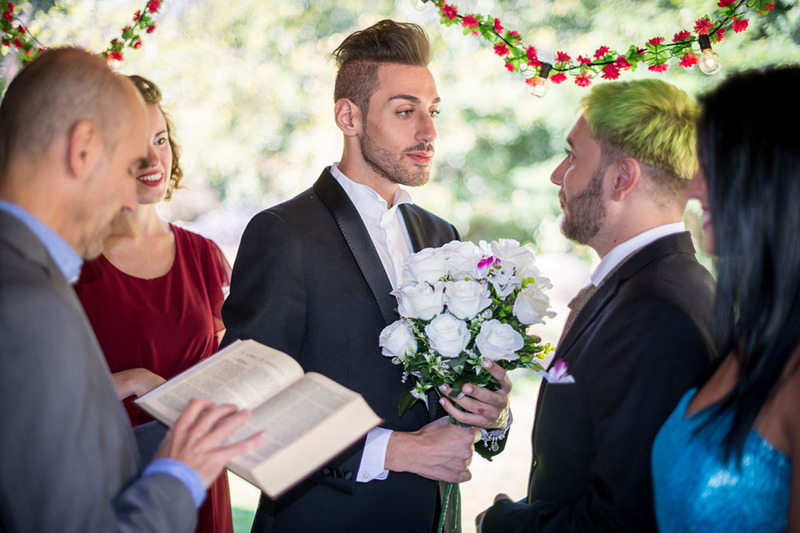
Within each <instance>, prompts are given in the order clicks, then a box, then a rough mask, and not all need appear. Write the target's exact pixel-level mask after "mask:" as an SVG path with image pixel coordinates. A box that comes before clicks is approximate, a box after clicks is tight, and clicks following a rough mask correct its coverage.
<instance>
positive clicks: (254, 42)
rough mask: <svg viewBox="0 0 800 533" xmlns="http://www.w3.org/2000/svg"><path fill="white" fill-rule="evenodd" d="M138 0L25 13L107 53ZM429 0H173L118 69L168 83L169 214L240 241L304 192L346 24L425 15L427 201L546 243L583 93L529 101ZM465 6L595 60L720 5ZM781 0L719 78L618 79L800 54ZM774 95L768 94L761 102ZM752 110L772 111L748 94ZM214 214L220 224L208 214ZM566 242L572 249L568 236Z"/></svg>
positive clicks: (455, 215)
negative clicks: (175, 154)
mask: <svg viewBox="0 0 800 533" xmlns="http://www.w3.org/2000/svg"><path fill="white" fill-rule="evenodd" d="M140 3H141V2H135V1H134V2H131V1H127V0H60V1H58V0H57V1H36V2H33V3H31V4H28V5H27V6H26V11H25V15H24V17H25V22H26V24H27V25H28V27H29V29H30V31H31V32H33V33H34V34H35V35H36V36H37V38H38V39H39V40H40V42H41V43H42V44H43V45H45V46H48V45H58V44H77V45H81V46H85V47H87V48H89V49H92V50H97V51H99V50H102V49H103V48H104V47H105V44H106V43H107V42H108V40H109V39H110V38H113V37H114V35H115V33H117V32H119V29H120V28H122V27H123V26H124V25H125V24H126V23H127V21H128V19H129V18H130V15H131V14H132V13H133V12H134V11H135V10H136V9H139V8H140V7H141V6H139V4H140ZM419 3H420V2H419V0H397V1H392V0H376V1H374V2H371V3H369V7H368V8H367V7H366V6H367V4H365V3H364V2H363V1H362V0H318V1H312V0H300V1H297V0H293V1H290V2H286V1H282V0H280V1H279V0H271V1H263V0H239V1H237V2H223V1H219V0H196V1H190V0H165V2H164V6H163V7H162V12H161V16H160V19H159V20H157V29H156V31H155V32H154V33H153V34H152V35H147V36H146V37H145V38H144V39H143V41H144V42H143V46H142V48H141V49H140V50H136V51H133V50H128V51H127V52H126V54H125V60H124V61H123V62H122V63H121V65H120V67H119V68H120V70H121V71H122V72H124V73H126V74H127V73H138V74H142V75H145V76H147V77H150V78H152V79H153V80H154V81H155V82H156V83H157V84H159V85H160V86H161V88H162V89H163V91H164V93H165V95H166V97H167V102H166V107H167V108H168V110H169V111H170V112H171V114H172V116H173V119H174V121H175V123H176V126H177V130H178V131H177V133H178V138H179V140H180V141H181V144H182V145H183V148H184V159H183V163H184V167H185V170H186V174H187V179H186V180H185V181H186V185H187V190H186V191H183V192H179V193H178V194H176V196H175V199H174V200H173V205H172V206H171V207H170V209H169V210H168V215H169V216H171V217H174V218H179V219H183V220H188V221H192V220H196V221H197V220H199V223H202V221H203V220H206V224H207V228H208V232H209V233H212V234H213V236H214V237H215V238H217V239H218V240H220V241H222V244H223V245H226V244H227V245H228V249H229V250H230V249H231V247H235V244H236V243H237V242H238V238H239V235H240V234H241V230H242V228H243V224H244V223H245V222H246V220H247V218H248V217H249V216H250V215H251V214H252V213H253V212H255V211H256V210H259V209H262V208H265V207H268V206H270V205H273V204H274V203H276V202H279V201H282V200H285V199H288V198H290V197H292V196H294V195H295V194H297V193H298V192H300V191H302V190H303V189H304V188H306V187H307V186H309V185H310V184H311V183H312V182H313V181H314V179H316V177H317V176H318V175H319V172H320V170H321V168H322V167H323V166H324V165H327V164H330V163H331V162H333V161H336V160H337V159H338V157H339V156H340V154H341V135H340V134H339V132H338V130H336V127H335V125H334V124H333V120H332V104H333V101H332V93H333V76H334V71H333V66H332V63H331V62H330V61H329V59H328V54H329V53H330V52H331V51H332V50H333V49H334V48H335V47H336V46H337V45H338V44H339V43H340V42H341V41H342V39H343V38H344V37H345V36H346V35H347V34H349V33H350V32H352V31H354V30H356V29H359V28H362V27H365V26H367V25H369V24H371V23H373V22H376V21H377V20H380V19H381V18H385V17H391V18H395V19H398V20H410V21H413V22H417V23H419V24H421V25H422V26H423V27H424V28H425V29H426V30H427V31H428V33H429V35H430V36H431V40H432V44H433V55H434V60H433V62H432V64H431V70H432V71H433V72H434V75H435V76H436V79H437V83H438V87H439V92H440V94H441V96H442V100H443V105H442V115H441V117H440V118H439V123H438V133H439V138H438V140H437V142H436V149H437V155H436V164H435V169H434V173H433V176H434V178H433V180H432V183H431V184H429V185H428V186H426V187H424V188H422V189H420V190H417V191H412V193H413V195H414V197H415V199H416V200H417V202H418V203H420V204H421V205H423V206H425V207H428V208H430V209H432V210H434V211H436V212H437V213H440V214H441V215H443V216H444V217H446V218H448V219H450V220H452V221H453V222H454V223H455V224H456V225H457V226H458V227H459V229H460V230H461V232H462V234H463V235H465V236H466V237H467V238H469V239H472V240H477V239H487V240H491V239H494V238H498V237H514V238H517V239H519V240H521V241H533V242H535V243H536V244H538V245H540V246H545V247H549V246H553V243H554V242H555V243H558V242H559V241H557V240H554V239H546V243H545V242H544V240H543V239H540V238H539V237H540V236H541V231H540V230H541V228H542V227H543V226H542V225H543V224H544V225H545V226H546V227H548V228H552V227H553V221H554V219H555V218H556V217H557V216H558V214H559V206H558V200H557V197H556V192H557V190H556V187H555V186H553V185H552V184H550V182H549V175H550V172H551V170H552V169H553V168H554V167H555V166H556V164H557V162H558V161H559V159H560V158H561V157H562V155H561V154H562V148H563V146H564V142H563V138H564V136H565V134H566V132H567V131H568V129H569V128H570V127H571V125H572V123H573V122H574V120H575V118H576V117H577V112H578V108H579V102H580V98H581V96H583V95H584V94H586V91H587V89H584V88H579V87H575V86H574V85H573V84H571V83H565V84H563V85H561V86H556V87H551V88H550V91H549V94H548V95H547V96H546V97H545V98H544V99H537V98H534V97H532V96H530V95H529V94H528V90H527V87H526V86H525V84H524V83H523V81H522V79H521V78H520V77H519V76H518V75H511V74H509V73H508V72H506V70H505V69H504V68H503V62H502V60H500V58H498V57H497V56H495V55H494V54H493V52H492V50H491V49H490V48H488V47H486V46H484V45H483V42H482V41H481V40H480V39H478V38H475V37H472V36H469V35H467V36H465V35H463V32H462V30H461V28H459V27H451V28H445V27H443V26H442V25H441V24H440V23H439V22H438V20H439V19H438V15H437V14H436V12H435V10H434V9H432V8H429V6H424V5H423V6H421V8H420V9H417V8H415V4H419ZM453 3H454V4H455V5H456V6H457V7H458V8H459V9H460V10H463V11H472V12H480V13H483V14H487V15H488V14H491V15H492V16H495V17H498V18H500V19H501V20H502V21H503V24H504V25H505V26H506V27H507V28H511V29H515V30H517V31H519V32H520V33H521V34H522V35H523V36H524V38H525V41H526V42H529V43H531V44H534V45H535V46H536V47H537V49H538V51H539V56H540V58H542V59H546V58H548V57H552V56H553V55H554V54H555V53H556V52H557V51H567V52H569V53H572V54H575V55H577V54H581V53H583V54H589V55H590V54H592V53H593V52H594V50H596V49H597V48H598V47H599V46H601V45H607V46H611V47H614V48H617V49H624V48H626V47H627V46H628V45H629V44H634V43H637V44H641V43H644V42H646V41H647V40H648V39H650V38H651V37H654V36H663V37H665V38H667V39H671V37H672V35H673V34H674V33H676V32H678V31H680V30H682V29H691V27H692V25H693V22H694V20H695V19H696V18H698V17H700V16H702V15H704V14H707V13H711V12H713V11H714V10H716V9H717V7H716V1H714V0H702V1H701V0H689V1H677V0H614V1H600V0H560V1H559V2H536V3H531V2H530V1H529V0H464V1H463V2H462V1H458V0H455V1H454V2H453ZM793 7H794V2H789V1H787V0H778V1H777V2H776V6H775V9H774V10H773V12H772V13H770V14H769V15H768V16H763V17H762V16H759V15H755V14H754V15H752V16H751V27H750V29H749V30H748V31H746V32H744V33H742V34H735V35H734V34H733V33H732V32H731V33H730V34H729V35H728V36H726V37H725V40H724V41H723V42H722V43H720V44H719V45H717V46H715V50H717V51H718V53H719V54H720V56H721V57H722V61H723V62H724V70H723V72H722V74H720V75H717V76H716V77H713V78H712V77H706V76H705V75H703V74H702V73H700V72H699V71H698V70H697V69H696V68H695V69H693V70H691V71H686V70H684V69H682V68H680V67H677V66H673V67H671V68H670V69H669V70H668V71H667V72H666V73H664V74H653V73H649V72H647V71H645V70H644V69H639V70H638V71H637V72H635V73H633V74H626V76H624V77H623V79H636V78H641V77H648V76H660V77H662V78H663V79H665V80H666V81H669V82H672V83H675V84H676V85H678V86H680V87H682V88H684V89H685V90H687V91H688V92H690V93H694V94H697V93H699V92H702V91H703V90H705V89H707V88H709V87H711V86H712V85H713V84H715V83H716V82H717V81H718V80H719V79H721V78H722V76H724V73H725V72H726V71H730V70H733V69H740V68H747V67H756V66H760V65H765V64H769V63H776V62H789V61H795V60H796V58H797V57H800V55H799V54H798V52H800V17H799V16H798V11H800V10H796V9H792V8H793ZM15 72H16V61H15V58H14V57H13V54H11V55H8V56H7V57H5V58H2V70H0V80H2V81H0V90H2V84H4V83H7V80H9V79H11V77H13V75H14V73H15ZM768 98H769V90H768V88H765V100H766V99H768ZM742 105H763V104H762V102H742ZM209 221H210V222H209ZM556 245H557V246H561V247H567V246H569V245H568V244H567V243H566V241H563V240H562V241H560V244H556Z"/></svg>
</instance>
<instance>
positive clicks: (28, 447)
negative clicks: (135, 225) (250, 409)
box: [0, 211, 197, 533]
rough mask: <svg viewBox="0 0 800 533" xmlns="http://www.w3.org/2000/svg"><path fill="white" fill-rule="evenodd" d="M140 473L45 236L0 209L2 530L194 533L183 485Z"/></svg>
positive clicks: (106, 378)
mask: <svg viewBox="0 0 800 533" xmlns="http://www.w3.org/2000/svg"><path fill="white" fill-rule="evenodd" d="M140 470H141V468H140V465H139V464H138V455H137V449H136V444H135V442H134V438H133V432H132V430H131V428H130V426H129V424H128V421H127V418H126V416H125V413H124V412H123V410H122V407H121V405H120V402H119V400H118V399H117V396H116V393H115V392H114V387H113V384H112V381H111V379H110V375H109V372H108V367H107V366H106V363H105V360H104V359H103V355H102V353H101V351H100V347H99V346H98V344H97V341H96V339H95V337H94V334H93V333H92V331H91V328H90V326H89V324H88V321H87V320H86V317H85V315H84V313H83V310H82V308H81V305H80V302H79V301H78V299H77V297H76V295H75V293H74V291H73V289H72V287H71V286H70V284H69V283H68V282H67V280H65V279H64V277H63V275H62V274H61V272H60V271H59V269H58V267H57V266H56V264H55V263H54V262H53V259H52V258H51V257H50V255H49V254H48V252H47V250H46V248H45V247H44V245H43V244H42V242H41V241H40V240H39V239H38V238H37V237H36V235H34V234H33V233H32V232H31V231H30V229H29V228H28V227H27V226H26V225H25V224H24V223H22V222H21V221H20V220H18V219H17V218H16V217H14V216H12V215H10V214H8V213H6V212H4V211H0V531H2V532H9V533H10V532H24V531H30V532H34V533H47V532H51V531H52V532H59V533H68V532H75V533H86V532H95V531H96V532H104V533H105V532H110V531H152V532H156V531H158V532H180V531H187V532H188V531H193V530H194V527H195V525H196V521H197V517H196V515H197V512H196V510H195V506H194V502H193V500H192V497H191V494H190V493H189V490H188V489H187V488H186V487H185V486H184V485H183V483H182V482H181V481H180V480H178V479H176V478H174V477H172V476H169V475H166V474H152V475H148V476H146V477H140Z"/></svg>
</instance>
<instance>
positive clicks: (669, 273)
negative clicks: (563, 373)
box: [477, 80, 713, 533]
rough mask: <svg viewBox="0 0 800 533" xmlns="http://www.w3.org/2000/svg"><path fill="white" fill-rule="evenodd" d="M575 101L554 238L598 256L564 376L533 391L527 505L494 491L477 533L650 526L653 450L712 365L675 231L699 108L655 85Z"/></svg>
mask: <svg viewBox="0 0 800 533" xmlns="http://www.w3.org/2000/svg"><path fill="white" fill-rule="evenodd" d="M582 104H583V114H582V115H581V116H580V118H579V119H578V121H577V123H576V124H575V126H574V127H573V128H572V130H571V131H570V132H569V134H568V135H567V145H568V148H567V150H566V151H567V155H566V157H565V158H564V160H563V161H561V163H560V164H559V165H558V166H557V167H556V169H555V170H554V171H553V173H552V175H551V177H550V180H551V181H552V182H553V183H554V184H555V185H558V187H559V192H558V196H559V200H560V204H561V209H562V211H563V219H562V224H561V229H562V232H563V233H564V235H565V236H566V237H567V238H569V239H570V240H573V241H575V242H578V243H580V244H586V245H588V246H590V247H591V248H592V249H594V250H595V251H596V252H597V254H598V255H599V256H600V259H601V261H600V264H599V265H598V266H597V269H596V270H595V271H594V272H593V273H592V275H591V278H590V279H591V281H590V283H589V284H588V285H587V286H586V287H585V288H584V289H582V290H581V291H580V292H579V293H578V295H577V296H576V297H575V299H573V301H572V302H570V309H571V311H570V314H569V316H568V317H567V323H566V325H565V328H564V331H563V333H562V335H561V339H560V341H559V343H558V347H557V349H556V353H555V356H554V361H558V360H562V361H563V362H564V363H566V365H567V372H568V373H569V375H570V376H571V377H572V378H573V380H559V381H558V382H555V381H554V382H551V383H548V382H543V383H542V386H541V389H540V391H539V399H538V403H537V407H536V416H535V422H534V428H533V464H532V465H531V473H530V481H529V488H528V494H527V497H526V498H525V499H523V500H522V501H517V502H515V501H512V500H511V499H510V498H509V497H508V496H506V495H504V494H501V495H498V496H497V497H496V498H495V504H494V505H493V506H492V507H490V508H489V509H488V510H487V511H486V512H485V513H482V514H481V515H480V516H479V517H478V520H477V522H478V524H479V527H480V528H481V530H482V531H483V533H494V532H522V531H537V532H538V531H542V532H550V531H559V532H565V531H570V532H581V533H586V532H592V531H614V532H624V531H631V532H638V533H641V532H648V531H656V523H655V516H654V511H653V503H652V488H651V479H650V447H651V445H652V442H653V440H654V439H655V435H656V433H657V431H658V429H659V427H660V426H661V424H662V422H663V421H664V420H665V419H666V418H667V416H668V415H669V413H670V412H671V411H672V409H673V408H674V407H675V404H676V403H677V402H678V400H679V399H680V397H681V396H682V394H683V393H684V392H685V391H686V390H687V389H688V388H690V387H691V386H692V385H693V384H695V383H696V382H697V380H698V379H699V378H700V377H701V376H703V374H705V372H706V371H707V369H708V367H709V365H710V363H711V359H712V347H711V343H710V335H709V331H708V329H709V328H708V326H709V323H710V316H711V302H712V291H713V280H712V278H711V276H710V274H709V273H708V272H707V271H706V270H705V269H704V268H703V267H702V266H700V264H699V263H698V262H697V260H696V259H695V251H694V247H693V246H692V241H691V238H690V236H689V234H688V233H687V232H686V231H685V228H684V227H683V223H682V218H683V212H684V209H685V207H686V188H687V185H688V183H689V180H690V179H691V178H692V176H693V175H694V174H695V172H696V170H697V160H696V156H695V122H696V120H697V117H698V108H697V105H696V104H695V103H694V101H693V100H692V99H691V98H690V97H689V96H688V95H687V94H686V93H684V92H683V91H681V90H680V89H678V88H676V87H674V86H672V85H669V84H667V83H664V82H661V81H657V80H640V81H632V82H624V83H607V84H603V85H598V86H595V87H594V88H593V89H592V91H591V92H590V94H589V95H588V96H586V97H585V98H584V99H583V101H582ZM559 365H560V363H559ZM560 366H561V365H560Z"/></svg>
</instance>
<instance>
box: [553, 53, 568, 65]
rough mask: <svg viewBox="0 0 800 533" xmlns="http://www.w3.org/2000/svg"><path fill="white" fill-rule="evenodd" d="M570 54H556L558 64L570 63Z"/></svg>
mask: <svg viewBox="0 0 800 533" xmlns="http://www.w3.org/2000/svg"><path fill="white" fill-rule="evenodd" d="M570 59H571V58H570V57H569V54H566V53H564V52H556V62H557V63H569V61H570Z"/></svg>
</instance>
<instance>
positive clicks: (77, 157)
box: [67, 120, 103, 179]
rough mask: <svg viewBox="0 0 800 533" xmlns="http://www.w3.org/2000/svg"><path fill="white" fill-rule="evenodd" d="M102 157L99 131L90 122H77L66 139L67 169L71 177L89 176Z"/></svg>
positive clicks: (101, 142) (95, 125)
mask: <svg viewBox="0 0 800 533" xmlns="http://www.w3.org/2000/svg"><path fill="white" fill-rule="evenodd" d="M102 155H103V141H102V139H101V138H100V130H99V128H98V127H97V124H95V123H94V122H93V121H91V120H82V121H80V122H78V123H77V124H76V125H75V127H74V128H72V132H70V134H69V137H68V139H67V167H68V169H69V173H70V175H71V176H72V177H74V178H76V179H82V178H83V177H85V176H87V175H89V174H90V173H91V171H92V170H93V169H94V167H95V166H96V165H97V164H98V162H99V160H100V158H101V157H102Z"/></svg>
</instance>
